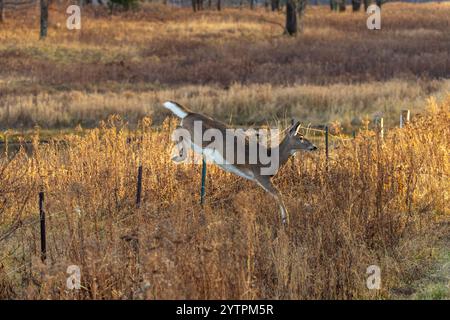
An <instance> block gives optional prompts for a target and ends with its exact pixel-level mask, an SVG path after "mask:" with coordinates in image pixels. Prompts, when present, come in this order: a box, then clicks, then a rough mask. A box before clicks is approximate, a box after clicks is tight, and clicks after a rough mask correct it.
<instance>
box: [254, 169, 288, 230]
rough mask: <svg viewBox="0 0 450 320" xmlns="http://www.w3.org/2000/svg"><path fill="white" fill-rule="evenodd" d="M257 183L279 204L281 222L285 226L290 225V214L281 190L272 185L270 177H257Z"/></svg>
mask: <svg viewBox="0 0 450 320" xmlns="http://www.w3.org/2000/svg"><path fill="white" fill-rule="evenodd" d="M255 182H256V183H257V184H258V185H259V186H260V187H261V188H263V189H264V190H265V191H266V192H268V193H269V194H270V195H272V196H273V197H274V198H275V200H276V201H277V202H278V205H279V207H280V212H281V221H282V222H283V224H284V225H286V224H287V223H288V212H287V209H286V206H285V205H284V202H283V198H282V196H281V192H280V190H278V189H277V187H275V186H274V185H273V184H272V181H270V177H269V176H257V177H255Z"/></svg>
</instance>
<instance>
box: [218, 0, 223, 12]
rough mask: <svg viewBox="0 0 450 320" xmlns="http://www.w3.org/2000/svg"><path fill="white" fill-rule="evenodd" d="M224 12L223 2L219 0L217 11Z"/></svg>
mask: <svg viewBox="0 0 450 320" xmlns="http://www.w3.org/2000/svg"><path fill="white" fill-rule="evenodd" d="M220 10H222V3H221V0H217V11H220Z"/></svg>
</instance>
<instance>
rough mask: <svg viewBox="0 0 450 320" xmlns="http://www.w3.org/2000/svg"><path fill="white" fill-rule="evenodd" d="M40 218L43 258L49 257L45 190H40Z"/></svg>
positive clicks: (43, 259)
mask: <svg viewBox="0 0 450 320" xmlns="http://www.w3.org/2000/svg"><path fill="white" fill-rule="evenodd" d="M39 219H40V222H41V260H42V261H45V259H46V258H47V243H46V234H45V211H44V192H43V191H40V192H39Z"/></svg>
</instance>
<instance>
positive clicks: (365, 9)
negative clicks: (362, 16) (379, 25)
mask: <svg viewBox="0 0 450 320" xmlns="http://www.w3.org/2000/svg"><path fill="white" fill-rule="evenodd" d="M369 6H370V0H364V11H366V12H367V8H368V7H369Z"/></svg>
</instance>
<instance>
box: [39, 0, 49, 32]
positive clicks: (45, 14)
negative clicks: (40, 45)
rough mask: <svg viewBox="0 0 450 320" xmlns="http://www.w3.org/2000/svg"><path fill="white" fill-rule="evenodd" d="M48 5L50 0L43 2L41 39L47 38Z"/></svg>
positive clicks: (43, 0)
mask: <svg viewBox="0 0 450 320" xmlns="http://www.w3.org/2000/svg"><path fill="white" fill-rule="evenodd" d="M48 4H49V0H41V32H40V38H41V39H44V38H45V37H47V30H48Z"/></svg>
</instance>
